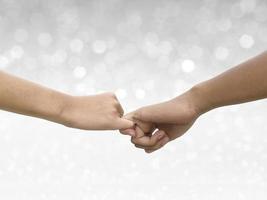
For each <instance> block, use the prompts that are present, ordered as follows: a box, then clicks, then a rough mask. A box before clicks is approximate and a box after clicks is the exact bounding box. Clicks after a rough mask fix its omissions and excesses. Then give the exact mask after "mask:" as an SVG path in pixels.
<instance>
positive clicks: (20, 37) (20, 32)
mask: <svg viewBox="0 0 267 200" xmlns="http://www.w3.org/2000/svg"><path fill="white" fill-rule="evenodd" d="M14 38H15V40H16V41H17V42H25V41H26V40H27V39H28V32H27V31H26V30H24V29H17V30H16V31H15V33H14Z"/></svg>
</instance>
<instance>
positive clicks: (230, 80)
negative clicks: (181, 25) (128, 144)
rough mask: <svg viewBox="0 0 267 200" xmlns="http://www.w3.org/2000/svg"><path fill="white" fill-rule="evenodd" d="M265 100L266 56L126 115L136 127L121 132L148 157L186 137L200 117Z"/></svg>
mask: <svg viewBox="0 0 267 200" xmlns="http://www.w3.org/2000/svg"><path fill="white" fill-rule="evenodd" d="M264 98H267V52H264V53H262V54H260V55H258V56H256V57H254V58H252V59H250V60H248V61H246V62H244V63H242V64H240V65H238V66H236V67H233V68H232V69H230V70H228V71H226V72H224V73H222V74H220V75H218V76H216V77H214V78H212V79H210V80H207V81H204V82H202V83H199V84H197V85H195V86H193V87H192V88H191V89H190V90H188V91H187V92H185V93H184V94H182V95H180V96H178V97H176V98H174V99H171V100H169V101H166V102H162V103H159V104H155V105H150V106H146V107H142V108H139V109H138V110H136V111H134V112H131V113H129V114H127V115H125V118H126V119H129V120H132V121H134V122H135V123H136V127H135V128H131V129H126V130H120V131H121V133H123V134H129V135H134V136H133V137H132V138H131V141H132V143H133V144H134V145H135V146H136V147H138V148H141V149H144V150H145V151H146V152H147V153H151V152H154V151H156V150H158V149H160V148H161V147H163V146H164V145H166V144H167V143H168V142H170V141H172V140H174V139H176V138H178V137H180V136H181V135H183V134H184V133H186V132H187V130H188V129H190V127H191V126H192V125H193V124H194V122H195V121H196V120H197V119H198V117H199V116H201V115H203V114H204V113H206V112H208V111H210V110H213V109H215V108H218V107H222V106H227V105H234V104H240V103H246V102H250V101H255V100H259V99H264ZM154 131H155V132H154ZM153 132H154V134H153Z"/></svg>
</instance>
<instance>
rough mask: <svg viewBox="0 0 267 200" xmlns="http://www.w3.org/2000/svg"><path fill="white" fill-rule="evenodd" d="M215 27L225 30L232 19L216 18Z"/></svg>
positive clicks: (229, 27)
mask: <svg viewBox="0 0 267 200" xmlns="http://www.w3.org/2000/svg"><path fill="white" fill-rule="evenodd" d="M217 27H218V29H219V30H220V31H224V32H227V31H229V30H230V29H231V27H232V21H231V20H230V19H222V20H218V22H217Z"/></svg>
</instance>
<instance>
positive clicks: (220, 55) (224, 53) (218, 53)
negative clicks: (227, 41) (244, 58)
mask: <svg viewBox="0 0 267 200" xmlns="http://www.w3.org/2000/svg"><path fill="white" fill-rule="evenodd" d="M214 54H215V57H216V59H218V60H225V59H227V57H228V55H229V50H228V49H227V48H225V47H217V48H216V49H215V52H214Z"/></svg>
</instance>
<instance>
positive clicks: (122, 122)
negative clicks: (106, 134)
mask: <svg viewBox="0 0 267 200" xmlns="http://www.w3.org/2000/svg"><path fill="white" fill-rule="evenodd" d="M130 128H134V122H133V121H131V120H128V119H124V118H118V119H117V120H116V122H115V123H114V129H130Z"/></svg>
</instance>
